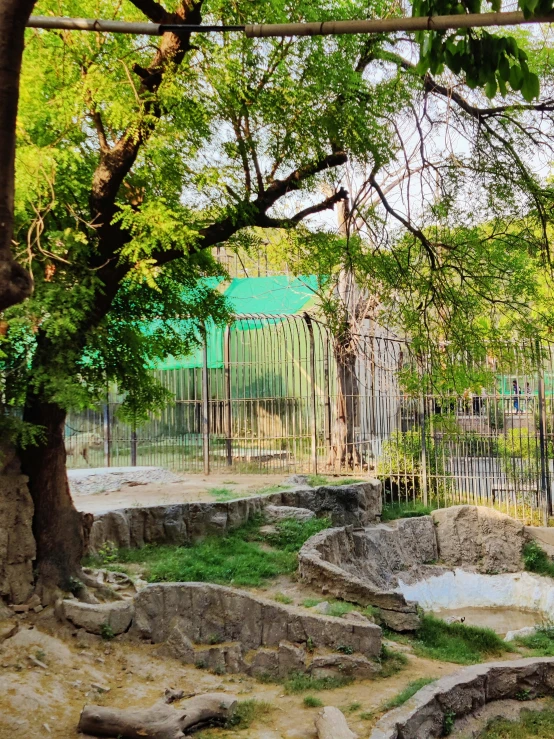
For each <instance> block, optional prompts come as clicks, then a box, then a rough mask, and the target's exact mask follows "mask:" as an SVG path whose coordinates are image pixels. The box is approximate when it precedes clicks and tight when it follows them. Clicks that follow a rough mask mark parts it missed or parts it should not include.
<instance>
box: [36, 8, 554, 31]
mask: <svg viewBox="0 0 554 739" xmlns="http://www.w3.org/2000/svg"><path fill="white" fill-rule="evenodd" d="M552 22H554V14H549V15H543V16H534V17H531V18H525V16H524V15H523V13H522V12H521V11H514V12H510V13H461V14H459V15H435V16H429V17H415V18H402V17H401V18H378V19H375V20H352V21H324V22H321V23H320V22H317V23H276V24H272V23H268V24H263V25H260V24H255V25H246V26H242V25H237V26H215V25H206V26H202V25H190V24H173V23H167V24H161V23H129V22H126V21H107V20H100V19H93V18H59V17H50V16H40V15H33V16H31V17H30V18H29V20H28V22H27V27H28V28H44V29H50V30H51V29H61V30H69V31H96V32H102V33H128V34H135V35H140V36H160V35H162V34H164V33H175V34H180V33H186V34H187V33H227V32H229V31H238V32H240V33H244V34H245V35H246V37H247V38H261V37H264V38H267V37H275V36H327V35H333V36H336V35H342V34H354V33H394V32H396V31H407V32H410V31H445V30H448V29H455V28H486V27H489V26H520V25H529V24H537V23H552Z"/></svg>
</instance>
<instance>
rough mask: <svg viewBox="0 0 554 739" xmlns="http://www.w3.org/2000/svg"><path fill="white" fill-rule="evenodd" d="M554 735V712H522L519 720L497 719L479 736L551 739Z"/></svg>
mask: <svg viewBox="0 0 554 739" xmlns="http://www.w3.org/2000/svg"><path fill="white" fill-rule="evenodd" d="M553 735H554V710H552V708H545V709H543V710H539V711H529V710H524V711H521V713H520V715H519V719H518V720H516V721H510V720H509V719H505V718H495V719H493V720H492V721H490V722H489V723H488V724H487V726H486V728H485V729H484V730H483V731H482V732H481V733H480V734H479V737H480V739H531V738H532V737H536V738H537V739H550V737H551V736H553Z"/></svg>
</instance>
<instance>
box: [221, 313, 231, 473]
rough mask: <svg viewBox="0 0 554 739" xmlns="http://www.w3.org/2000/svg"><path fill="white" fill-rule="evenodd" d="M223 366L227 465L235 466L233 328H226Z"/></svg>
mask: <svg viewBox="0 0 554 739" xmlns="http://www.w3.org/2000/svg"><path fill="white" fill-rule="evenodd" d="M223 366H224V368H225V369H224V373H225V378H224V382H225V446H226V452H227V465H228V466H229V467H231V466H232V464H233V419H232V415H231V413H232V409H231V327H230V326H229V325H227V326H225V333H224V334H223Z"/></svg>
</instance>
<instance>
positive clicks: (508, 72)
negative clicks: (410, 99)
mask: <svg viewBox="0 0 554 739" xmlns="http://www.w3.org/2000/svg"><path fill="white" fill-rule="evenodd" d="M519 5H520V7H521V9H522V10H523V12H524V14H525V16H526V17H527V18H529V17H531V16H532V15H533V14H534V13H535V12H540V13H547V12H550V11H551V10H552V6H553V2H552V0H520V2H519ZM500 6H501V3H500V0H495V1H494V2H493V4H492V9H493V10H497V11H498V10H500ZM466 12H467V13H480V12H482V10H481V0H466V2H465V5H464V6H461V5H459V4H454V3H453V2H452V0H417V1H416V2H414V4H413V15H414V16H433V15H449V14H458V13H466ZM415 35H416V40H417V41H418V42H419V45H420V58H419V63H418V65H417V71H418V72H419V73H420V74H424V73H425V72H427V71H430V72H431V74H440V72H441V71H442V69H443V65H446V66H447V67H448V68H449V69H450V70H451V71H452V72H454V74H462V73H465V79H466V84H467V85H468V87H470V88H471V89H474V88H477V87H480V88H483V89H484V91H485V94H486V95H487V96H488V97H489V98H492V97H494V96H495V95H496V94H497V91H500V93H501V94H502V95H503V96H506V95H507V93H508V85H509V86H510V87H511V88H512V90H514V91H515V92H518V91H521V93H522V95H523V97H524V99H525V100H526V101H527V102H532V101H533V100H534V99H535V98H538V97H539V94H540V84H539V79H538V77H537V75H536V74H534V73H533V72H530V71H529V68H528V66H527V54H526V53H525V51H524V50H523V49H521V48H520V46H519V44H518V42H517V41H516V39H515V38H514V37H512V36H499V35H497V34H491V33H489V32H487V31H484V30H479V29H475V30H473V29H462V28H460V29H457V30H453V31H419V32H418V33H416V34H415Z"/></svg>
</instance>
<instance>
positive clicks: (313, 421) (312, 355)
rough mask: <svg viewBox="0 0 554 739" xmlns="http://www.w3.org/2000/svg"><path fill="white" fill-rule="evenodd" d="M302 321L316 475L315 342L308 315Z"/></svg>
mask: <svg viewBox="0 0 554 739" xmlns="http://www.w3.org/2000/svg"><path fill="white" fill-rule="evenodd" d="M304 320H305V321H306V326H307V327H308V333H309V335H310V389H311V398H310V400H311V414H310V415H311V424H312V429H311V431H312V469H313V472H314V474H315V475H317V407H316V393H315V341H314V327H313V324H312V319H311V316H310V315H308V313H304Z"/></svg>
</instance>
